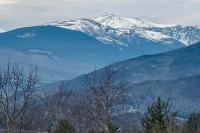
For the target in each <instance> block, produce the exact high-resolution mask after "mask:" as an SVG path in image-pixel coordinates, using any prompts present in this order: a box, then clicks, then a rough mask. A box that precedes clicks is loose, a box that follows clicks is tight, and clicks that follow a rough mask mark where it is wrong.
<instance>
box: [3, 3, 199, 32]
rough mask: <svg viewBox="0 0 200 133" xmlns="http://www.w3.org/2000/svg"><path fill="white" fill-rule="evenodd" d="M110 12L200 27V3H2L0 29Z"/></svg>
mask: <svg viewBox="0 0 200 133" xmlns="http://www.w3.org/2000/svg"><path fill="white" fill-rule="evenodd" d="M109 13H112V14H116V15H121V16H128V17H137V18H143V19H148V20H151V21H154V22H158V23H164V24H187V25H196V24H198V25H200V0H0V27H1V28H3V29H6V30H8V29H13V28H16V27H23V26H30V25H36V24H41V23H46V22H49V21H54V20H58V19H72V18H81V17H89V18H90V17H95V16H99V15H104V14H109Z"/></svg>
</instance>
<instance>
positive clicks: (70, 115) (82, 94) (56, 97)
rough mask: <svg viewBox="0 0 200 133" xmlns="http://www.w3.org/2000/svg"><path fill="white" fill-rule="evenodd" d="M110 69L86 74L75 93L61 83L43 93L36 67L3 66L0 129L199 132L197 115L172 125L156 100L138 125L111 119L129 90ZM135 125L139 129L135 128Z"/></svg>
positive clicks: (172, 115)
mask: <svg viewBox="0 0 200 133" xmlns="http://www.w3.org/2000/svg"><path fill="white" fill-rule="evenodd" d="M118 79H119V77H118V76H117V74H116V73H115V70H114V69H113V68H112V67H108V68H107V69H106V70H105V71H103V72H102V73H101V74H99V73H98V74H97V73H96V72H94V73H91V74H88V76H87V79H84V83H83V84H80V85H79V86H80V89H78V90H73V89H70V88H68V86H66V85H65V84H64V83H60V84H59V85H58V87H56V88H54V90H55V91H54V92H48V91H46V92H44V91H42V90H41V87H40V85H39V83H40V81H39V77H38V74H37V69H31V70H29V71H27V70H24V69H23V68H22V67H21V66H20V65H18V64H8V65H7V66H6V67H5V68H4V69H2V70H1V71H0V112H1V115H0V128H1V131H3V132H6V133H18V132H19V133H26V132H32V133H38V132H49V133H200V113H193V114H191V115H190V116H189V117H188V119H187V120H184V121H182V122H178V121H177V113H178V112H172V111H171V109H170V107H169V103H168V102H165V101H163V100H162V99H161V98H160V97H158V98H157V100H156V101H155V102H154V103H152V104H151V105H149V106H148V107H147V110H146V113H145V114H143V115H142V116H141V117H140V120H139V121H136V122H133V123H132V122H126V123H123V121H119V120H116V119H115V118H114V116H113V112H114V111H115V107H119V106H120V105H123V104H124V102H125V101H127V99H128V96H129V94H128V92H129V88H128V86H127V85H126V84H125V83H121V82H119V80H118ZM138 125H140V126H138Z"/></svg>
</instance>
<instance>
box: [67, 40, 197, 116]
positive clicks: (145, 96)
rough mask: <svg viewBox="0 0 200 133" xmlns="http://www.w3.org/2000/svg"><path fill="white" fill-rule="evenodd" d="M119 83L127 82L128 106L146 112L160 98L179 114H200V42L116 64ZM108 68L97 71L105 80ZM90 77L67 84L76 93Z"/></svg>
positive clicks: (96, 73)
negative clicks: (198, 112) (104, 76)
mask: <svg viewBox="0 0 200 133" xmlns="http://www.w3.org/2000/svg"><path fill="white" fill-rule="evenodd" d="M108 67H109V66H108ZM112 67H113V70H114V71H115V73H116V74H117V75H118V76H117V77H118V80H119V82H123V83H126V85H127V88H128V89H129V96H130V99H128V100H127V101H126V104H127V105H129V106H133V107H135V108H137V109H139V110H141V111H144V110H145V109H146V107H147V105H148V104H150V103H152V102H153V101H154V100H155V99H156V98H157V97H158V96H161V97H162V98H163V99H164V100H166V101H168V100H169V101H170V103H171V105H172V106H171V107H172V109H173V110H175V111H179V112H184V113H186V112H193V111H200V104H199V102H198V101H200V97H199V94H200V88H199V86H200V43H197V44H195V45H192V46H188V47H184V48H180V49H178V50H174V51H171V52H166V53H162V54H155V55H146V56H141V57H138V58H133V59H129V60H126V61H122V62H119V63H115V64H112ZM106 68H107V67H105V68H102V69H99V70H97V71H95V75H97V76H98V77H101V75H102V73H103V72H105V71H106ZM87 77H88V76H87V75H82V76H80V77H78V78H75V79H73V80H69V81H66V82H65V83H66V84H65V85H66V86H67V87H68V88H73V89H74V91H76V92H79V91H80V92H81V90H83V89H84V87H83V86H81V85H83V84H84V82H86V81H87Z"/></svg>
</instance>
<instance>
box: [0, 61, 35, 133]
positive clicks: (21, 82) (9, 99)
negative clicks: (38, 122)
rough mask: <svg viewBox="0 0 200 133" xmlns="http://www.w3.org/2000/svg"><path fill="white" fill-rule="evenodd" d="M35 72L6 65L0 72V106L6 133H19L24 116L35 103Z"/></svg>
mask: <svg viewBox="0 0 200 133" xmlns="http://www.w3.org/2000/svg"><path fill="white" fill-rule="evenodd" d="M37 81H38V76H37V71H36V70H34V71H29V72H28V73H27V72H26V71H24V70H23V69H22V68H21V67H20V66H19V65H18V64H12V65H11V64H8V65H7V67H6V68H5V69H4V70H1V71H0V105H1V108H2V111H3V113H4V115H5V117H6V118H5V120H6V122H5V123H6V129H7V132H10V131H14V130H16V129H18V130H19V132H21V130H22V124H23V120H24V116H25V114H26V113H27V111H28V110H29V109H30V107H31V106H32V105H33V104H34V103H35V100H36V95H35V88H36V85H37Z"/></svg>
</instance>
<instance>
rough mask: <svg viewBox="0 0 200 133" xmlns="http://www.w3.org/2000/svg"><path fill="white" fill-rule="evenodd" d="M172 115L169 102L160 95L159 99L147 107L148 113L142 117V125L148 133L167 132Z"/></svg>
mask: <svg viewBox="0 0 200 133" xmlns="http://www.w3.org/2000/svg"><path fill="white" fill-rule="evenodd" d="M170 117H171V113H170V111H169V107H168V104H167V103H165V102H164V101H162V100H161V98H160V97H158V98H157V101H156V102H155V103H153V104H152V105H150V106H149V107H148V108H147V115H146V116H145V117H143V118H142V125H143V127H144V129H145V131H146V132H147V133H167V130H168V127H169V126H170Z"/></svg>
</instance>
